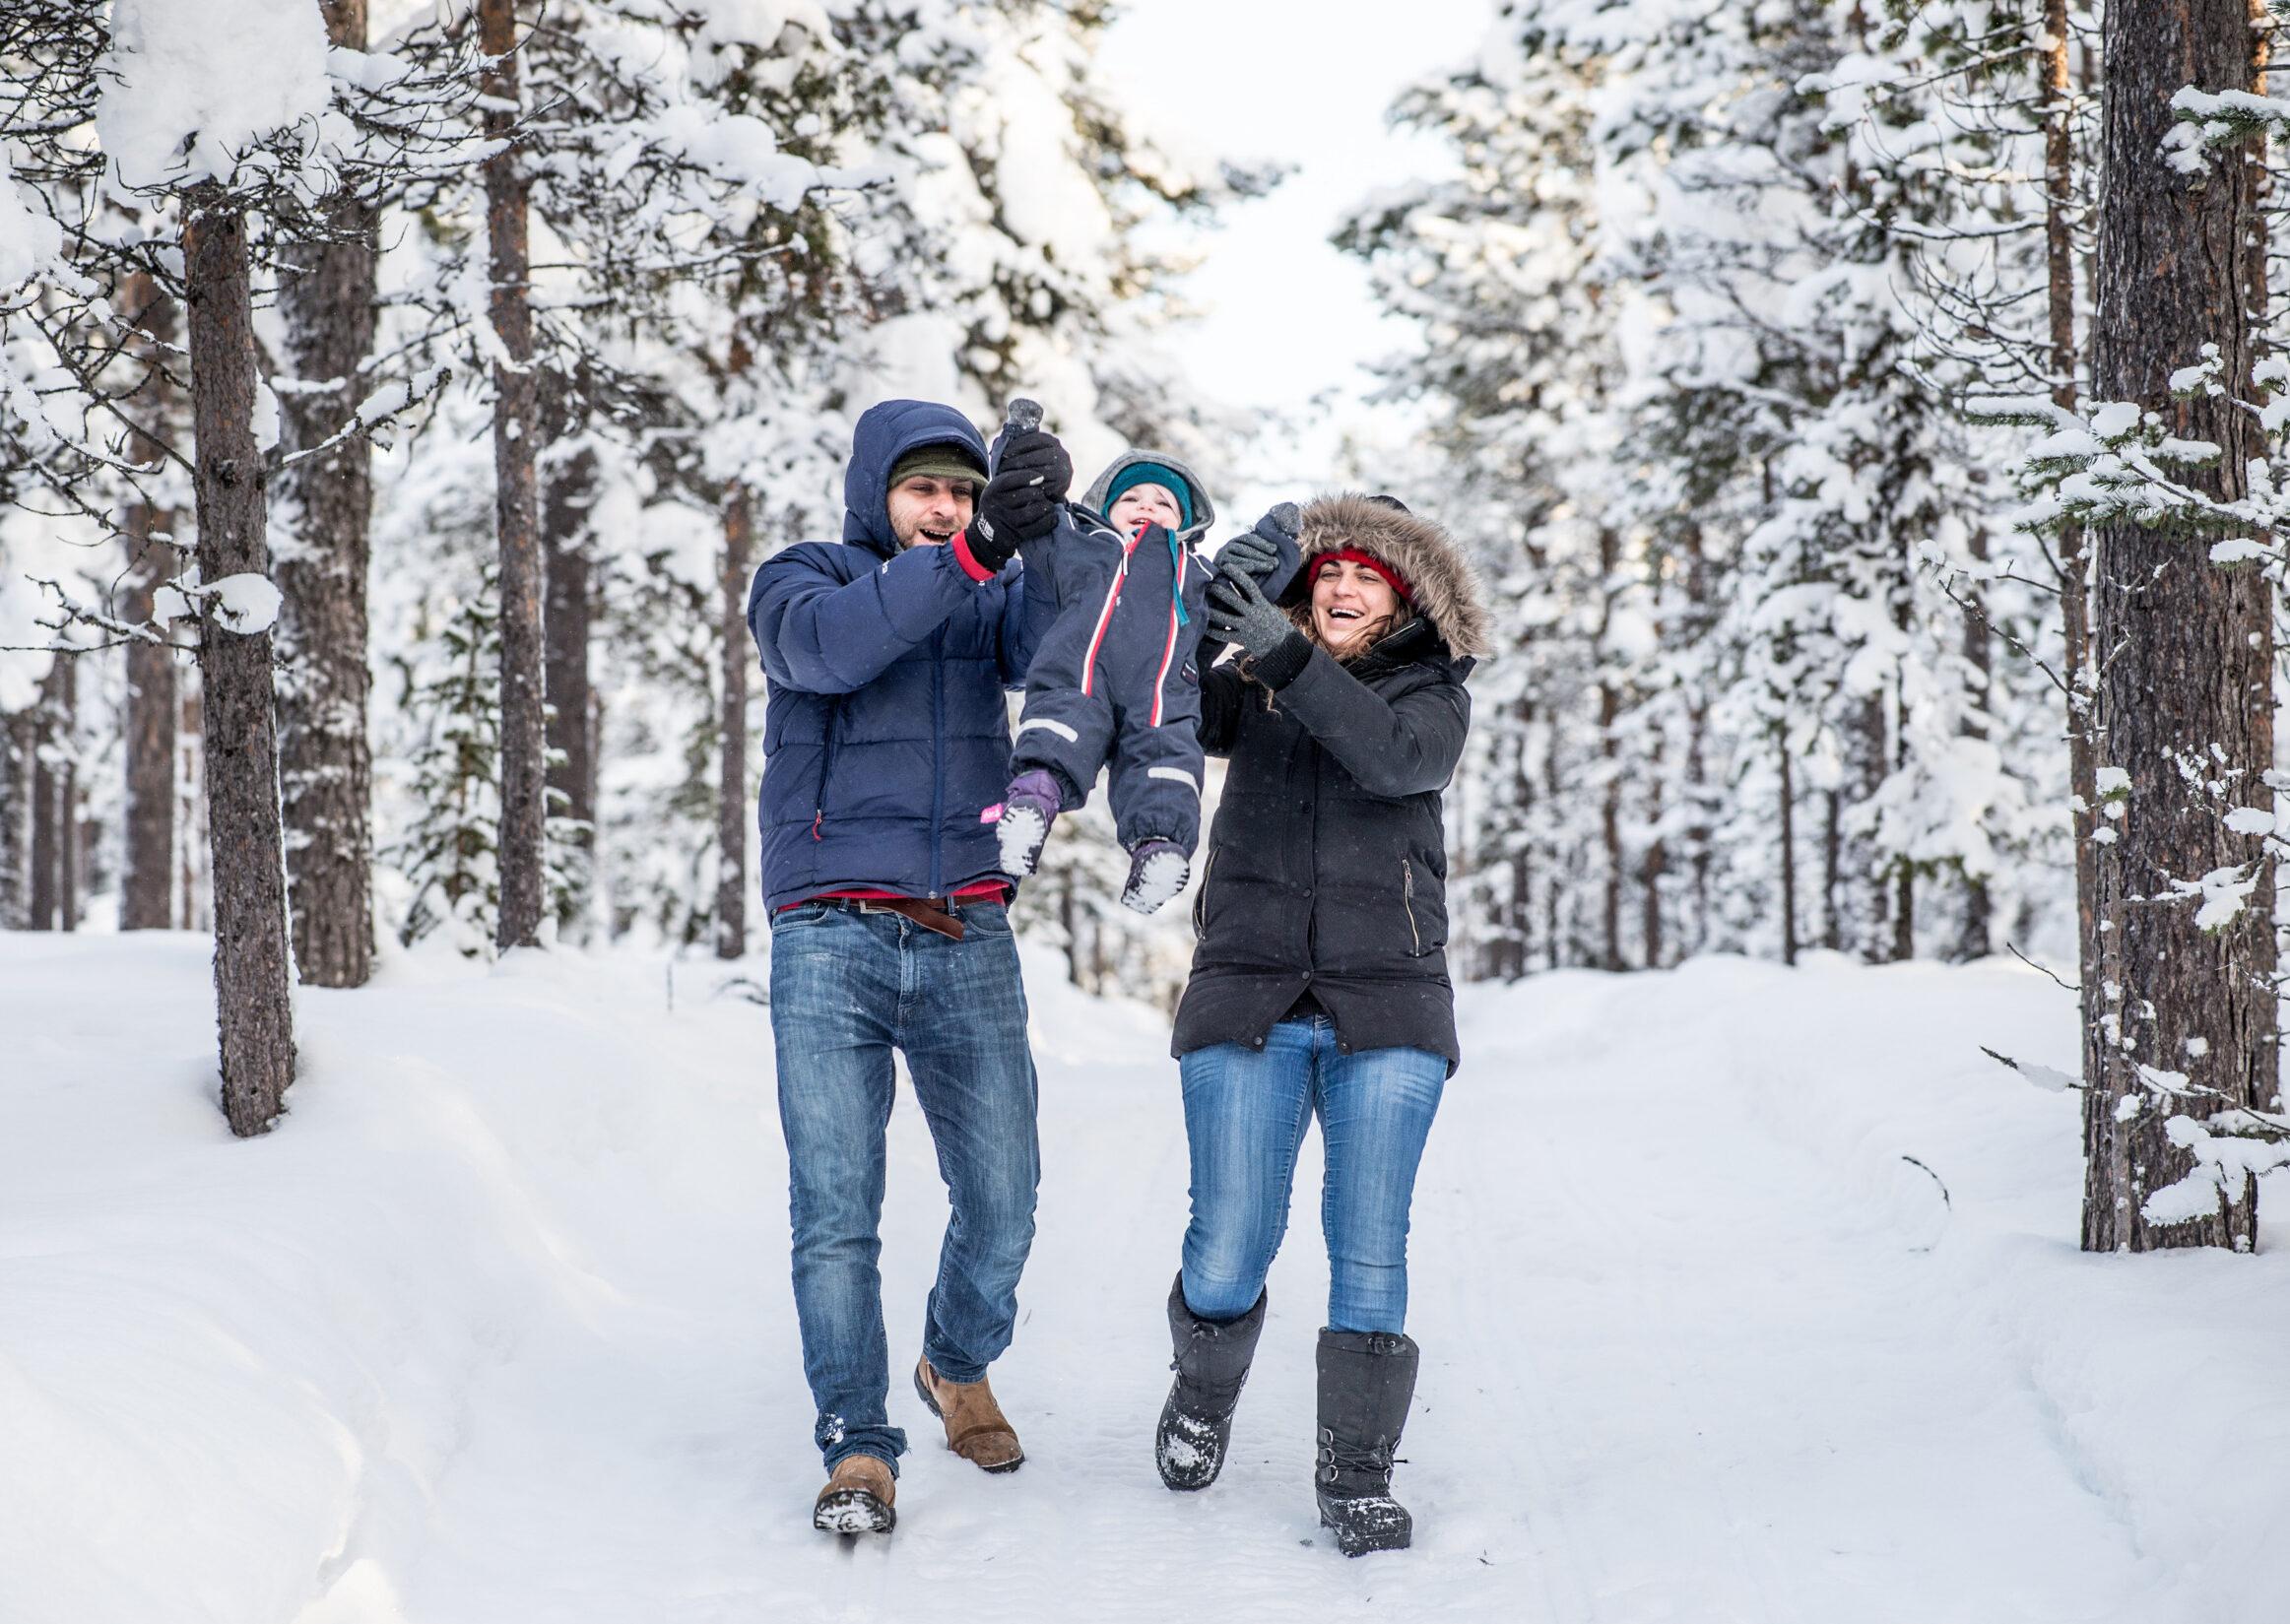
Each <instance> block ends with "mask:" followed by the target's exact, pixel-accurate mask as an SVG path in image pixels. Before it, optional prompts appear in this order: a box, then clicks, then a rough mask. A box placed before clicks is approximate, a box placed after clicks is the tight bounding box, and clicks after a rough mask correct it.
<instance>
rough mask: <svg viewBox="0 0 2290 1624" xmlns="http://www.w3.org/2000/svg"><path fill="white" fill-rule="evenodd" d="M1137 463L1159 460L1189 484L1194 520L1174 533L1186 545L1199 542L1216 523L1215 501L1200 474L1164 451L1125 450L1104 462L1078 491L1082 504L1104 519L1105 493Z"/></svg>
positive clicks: (1163, 465) (1158, 461)
mask: <svg viewBox="0 0 2290 1624" xmlns="http://www.w3.org/2000/svg"><path fill="white" fill-rule="evenodd" d="M1138 463H1159V464H1160V465H1161V466H1162V467H1163V468H1165V469H1167V470H1168V471H1169V472H1170V473H1172V474H1174V475H1176V476H1177V477H1178V478H1179V479H1181V480H1183V481H1184V482H1185V483H1186V484H1187V485H1188V486H1190V487H1192V490H1191V492H1190V494H1191V495H1192V498H1193V522H1192V523H1191V524H1189V525H1187V526H1186V527H1185V528H1184V529H1183V530H1180V531H1178V532H1177V540H1178V541H1180V542H1184V543H1188V544H1190V543H1192V542H1195V541H1198V540H1199V539H1200V538H1201V536H1202V535H1203V534H1204V533H1205V532H1207V530H1208V529H1209V527H1210V525H1212V524H1214V523H1215V522H1216V504H1215V503H1214V502H1212V501H1210V499H1209V487H1207V486H1205V485H1203V484H1202V483H1201V476H1200V475H1198V474H1196V473H1194V472H1193V471H1192V470H1191V469H1190V468H1187V467H1186V466H1185V465H1184V464H1183V463H1181V462H1179V461H1178V460H1177V459H1176V458H1174V457H1172V456H1170V455H1169V454H1168V453H1167V452H1166V451H1124V452H1123V453H1122V454H1121V455H1120V456H1118V457H1116V458H1114V459H1113V461H1111V462H1109V463H1107V464H1106V465H1105V472H1104V473H1102V474H1100V475H1098V476H1097V478H1095V479H1094V480H1091V481H1090V482H1089V488H1088V489H1086V490H1084V491H1082V492H1081V505H1082V506H1083V507H1086V508H1087V509H1088V510H1089V511H1090V512H1092V513H1094V514H1096V515H1097V516H1098V517H1099V518H1101V519H1102V518H1104V517H1105V507H1106V501H1105V493H1106V492H1107V491H1109V490H1111V489H1112V488H1113V482H1114V481H1115V480H1117V479H1119V478H1120V477H1121V471H1122V470H1123V469H1125V468H1130V467H1134V466H1135V465H1136V464H1138Z"/></svg>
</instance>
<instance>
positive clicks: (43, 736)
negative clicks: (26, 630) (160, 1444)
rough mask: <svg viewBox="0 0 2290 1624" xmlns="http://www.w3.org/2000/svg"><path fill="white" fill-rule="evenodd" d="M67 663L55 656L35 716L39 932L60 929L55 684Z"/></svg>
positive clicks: (35, 922)
mask: <svg viewBox="0 0 2290 1624" xmlns="http://www.w3.org/2000/svg"><path fill="white" fill-rule="evenodd" d="M63 663H64V656H62V655H60V654H59V655H57V656H55V665H54V666H51V667H49V669H48V674H47V677H46V678H45V680H43V681H42V682H41V683H40V687H39V703H38V704H37V705H36V706H35V707H34V708H33V713H32V714H33V725H32V918H31V928H32V929H33V930H35V931H52V930H54V929H55V928H56V873H57V871H58V869H59V868H60V867H61V865H60V864H59V863H58V862H57V859H56V852H57V848H59V847H60V846H61V845H62V844H63V831H62V830H60V829H59V828H57V827H56V802H57V797H56V772H55V754H56V747H55V734H56V706H55V684H56V678H57V675H58V672H57V668H58V667H60V666H62V665H63Z"/></svg>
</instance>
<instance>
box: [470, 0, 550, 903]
mask: <svg viewBox="0 0 2290 1624" xmlns="http://www.w3.org/2000/svg"><path fill="white" fill-rule="evenodd" d="M477 23H478V47H479V49H480V50H482V51H483V52H484V53H485V54H486V56H487V57H488V58H489V60H490V66H488V68H487V69H486V72H485V76H484V80H483V83H482V85H481V86H480V89H481V90H482V91H483V92H484V95H485V97H486V114H485V129H486V134H487V136H488V137H489V138H491V140H494V141H499V142H504V143H505V142H509V141H511V140H512V139H513V137H514V135H515V133H516V126H517V119H518V116H519V114H518V107H519V97H520V91H519V84H518V81H519V73H518V57H517V49H518V35H517V17H516V6H515V4H514V3H513V0H478V8H477ZM531 190H532V185H531V182H530V181H529V180H528V179H527V178H526V175H525V166H524V155H523V153H522V152H521V151H520V150H518V149H517V148H516V147H514V146H504V147H503V149H502V150H501V152H500V153H499V154H497V155H496V156H495V157H493V158H491V159H489V160H487V161H486V164H485V195H486V236H487V242H488V244H489V248H490V253H491V259H490V269H491V277H492V288H491V298H490V301H489V303H488V311H489V313H490V314H491V318H492V327H493V332H494V334H495V335H496V336H497V337H498V338H499V340H500V345H501V357H500V358H499V359H498V360H496V361H495V362H494V363H493V528H494V536H495V540H496V542H497V543H498V545H499V548H500V594H501V620H500V628H501V742H500V771H501V826H500V837H499V842H498V845H499V855H498V859H497V861H498V863H499V865H500V918H499V921H498V925H497V928H496V930H495V933H494V941H495V942H496V943H497V944H498V945H499V946H501V947H503V948H508V947H529V946H532V945H534V944H536V943H537V942H539V941H540V939H541V903H542V839H543V832H544V830H545V828H546V826H547V821H546V820H547V815H548V735H547V725H546V721H545V709H546V707H545V703H544V698H543V694H544V687H543V672H542V654H541V650H542V641H541V540H540V522H539V515H538V487H537V483H536V479H535V473H534V458H535V456H536V455H537V453H538V450H539V447H538V446H537V445H536V444H535V443H534V442H535V441H536V440H537V439H538V438H539V437H540V436H539V432H538V424H539V419H540V413H539V410H538V407H539V394H540V390H539V380H538V378H537V377H536V375H535V372H534V369H533V306H532V302H531V298H530V296H529V295H530V292H531V288H530V277H531V271H530V266H531V255H530V253H529V251H528V247H529V229H528V228H529V225H530V222H529V220H528V218H527V214H528V210H527V204H528V201H529V198H530V194H531Z"/></svg>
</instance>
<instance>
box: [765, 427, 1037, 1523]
mask: <svg viewBox="0 0 2290 1624" xmlns="http://www.w3.org/2000/svg"><path fill="white" fill-rule="evenodd" d="M1072 482H1073V464H1072V461H1071V460H1070V459H1069V458H1068V457H1067V455H1066V453H1065V450H1064V448H1063V447H1062V446H1060V445H1059V444H1058V442H1057V440H1056V439H1054V438H1052V437H1051V436H1050V435H1048V434H1045V433H1041V432H1040V431H1038V430H1035V431H1032V432H1030V433H1025V434H1020V435H1017V436H1015V437H1014V438H1013V439H1012V440H1011V442H1010V443H1009V444H1008V445H1007V446H1006V447H1005V448H1004V451H1003V457H1002V463H1001V466H1000V468H999V471H998V472H997V473H996V475H995V477H994V478H993V479H992V480H991V481H989V480H988V479H987V477H986V446H985V442H984V441H983V440H982V439H981V438H980V436H979V434H978V431H977V429H976V428H974V427H973V426H971V424H970V422H968V421H967V420H966V419H964V418H963V417H962V416H961V415H960V414H959V413H957V412H955V411H954V410H952V409H951V408H950V407H945V406H934V405H930V404H927V403H924V402H920V401H885V402H883V404H881V405H878V406H875V407H873V408H870V409H869V410H868V411H867V413H866V414H865V415H864V416H862V417H861V418H860V420H859V423H858V427H857V430H856V432H855V433H854V435H853V437H852V448H851V461H850V465H849V467H848V469H847V470H846V471H845V474H844V477H843V503H844V508H845V512H844V515H843V540H842V542H841V543H840V544H839V545H838V544H832V543H804V544H801V545H799V546H796V547H791V548H788V549H787V550H785V551H784V552H779V553H776V554H774V555H773V556H772V557H771V558H769V559H768V560H766V561H765V563H764V564H763V566H762V567H761V568H760V569H758V570H757V571H756V572H755V582H754V586H753V589H752V591H751V592H750V594H749V599H748V624H749V626H750V628H751V629H752V631H753V632H754V634H755V646H756V648H757V649H758V650H759V651H760V652H761V654H762V657H763V671H764V675H765V677H766V678H767V680H768V684H767V685H768V691H769V698H768V700H767V703H766V706H765V711H764V728H763V750H764V765H763V792H762V803H761V808H760V822H761V825H762V869H763V889H764V899H765V902H766V905H767V906H768V907H769V908H770V910H771V1030H772V1036H773V1040H774V1045H775V1047H776V1049H777V1053H778V1061H779V1116H780V1125H781V1127H782V1129H783V1130H784V1132H785V1134H786V1137H787V1163H788V1183H789V1190H790V1194H789V1206H790V1211H791V1217H792V1221H793V1227H794V1238H795V1303H796V1315H797V1318H798V1319H799V1321H800V1322H801V1324H802V1328H803V1363H804V1374H805V1376H806V1377H807V1378H808V1379H809V1381H810V1383H811V1390H812V1397H813V1399H814V1400H815V1402H816V1403H817V1406H818V1430H817V1435H816V1436H817V1441H818V1447H819V1452H820V1454H821V1456H822V1458H823V1459H824V1462H825V1464H826V1468H827V1471H828V1478H827V1484H826V1487H825V1488H823V1489H822V1490H820V1491H819V1495H818V1501H817V1502H816V1504H815V1506H814V1508H813V1514H812V1521H813V1524H814V1526H815V1527H819V1528H824V1529H829V1530H832V1531H835V1532H839V1533H861V1532H877V1533H884V1532H888V1531H889V1529H890V1527H891V1526H892V1524H893V1523H894V1522H895V1520H896V1519H895V1516H894V1514H893V1512H892V1509H891V1508H892V1499H893V1487H894V1479H895V1476H896V1470H897V1467H896V1462H897V1460H898V1457H899V1455H900V1454H901V1453H903V1451H904V1450H905V1448H906V1435H905V1433H904V1432H902V1431H901V1430H900V1429H899V1428H897V1427H894V1426H892V1425H891V1424H890V1421H889V1416H888V1413H887V1399H888V1387H889V1349H888V1345H887V1341H886V1338H885V1335H884V1332H883V1286H882V1275H881V1272H880V1270H879V1269H878V1267H877V1261H878V1259H879V1258H880V1257H881V1255H882V1238H881V1233H880V1231H881V1221H882V1215H883V1159H884V1158H883V1136H884V1131H885V1129H886V1127H887V1125H888V1123H889V1120H890V1104H891V1095H892V1064H891V1051H892V1049H894V1048H895V1049H899V1050H902V1051H903V1052H904V1053H905V1055H906V1060H907V1070H908V1072H909V1073H910V1074H911V1076H912V1078H913V1083H914V1093H915V1098H916V1100H917V1101H918V1102H919V1103H920V1105H921V1106H922V1109H923V1115H924V1118H925V1120H926V1121H927V1122H928V1123H929V1125H930V1130H931V1137H932V1138H933V1139H934V1140H935V1141H936V1142H937V1145H938V1155H939V1167H940V1171H941V1173H942V1174H943V1175H944V1177H945V1178H946V1181H947V1191H948V1197H949V1202H950V1204H951V1206H952V1214H951V1216H950V1217H949V1221H948V1224H947V1233H946V1239H945V1243H944V1246H943V1248H942V1250H941V1252H940V1257H939V1274H938V1280H937V1283H936V1284H935V1285H934V1286H933V1287H932V1289H931V1293H930V1300H929V1304H928V1308H927V1312H926V1313H925V1315H924V1321H923V1337H922V1359H921V1361H920V1362H919V1363H918V1364H917V1365H916V1367H915V1373H914V1382H915V1388H916V1390H917V1392H918V1393H919V1394H920V1396H921V1397H922V1400H923V1402H924V1404H925V1405H926V1406H928V1407H929V1408H930V1410H931V1411H932V1412H933V1413H934V1414H936V1415H938V1416H939V1417H941V1419H943V1420H944V1422H945V1423H946V1429H947V1443H948V1447H949V1448H950V1449H952V1450H954V1451H955V1452H956V1453H958V1454H960V1455H961V1456H962V1457H963V1458H964V1459H966V1460H969V1461H971V1462H975V1463H976V1464H978V1465H979V1466H981V1467H983V1468H984V1469H986V1470H988V1471H1012V1470H1014V1469H1016V1467H1017V1466H1018V1465H1019V1464H1020V1463H1022V1462H1023V1461H1024V1459H1025V1454H1024V1451H1023V1449H1022V1448H1021V1447H1020V1446H1019V1444H1018V1441H1017V1435H1016V1433H1015V1431H1014V1429H1013V1428H1012V1426H1011V1425H1010V1422H1009V1421H1008V1419H1007V1418H1005V1417H1004V1415H1003V1413H1002V1411H1001V1408H1000V1406H999V1405H997V1404H996V1402H995V1399H994V1393H993V1390H992V1389H991V1388H990V1387H988V1385H987V1382H986V1367H987V1366H988V1365H989V1364H991V1363H992V1362H993V1360H994V1359H995V1357H996V1356H997V1355H999V1354H1000V1353H1001V1352H1002V1351H1003V1349H1004V1348H1006V1347H1008V1346H1009V1345H1010V1335H1011V1328H1012V1325H1013V1323H1014V1319H1015V1315H1016V1291H1017V1277H1018V1273H1019V1270H1020V1269H1021V1268H1022V1267H1024V1264H1025V1257H1026V1252H1027V1249H1028V1248H1029V1247H1030V1245H1031V1244H1032V1240H1033V1213H1034V1190H1035V1186H1036V1184H1037V1182H1038V1180H1039V1177H1040V1159H1039V1155H1038V1152H1037V1148H1036V1138H1035V1122H1034V1070H1033V1058H1032V1055H1031V1052H1030V1051H1029V1050H1028V1048H1027V1046H1026V1009H1025V991H1024V988H1023V987H1022V985H1021V984H1020V982H1019V979H1018V967H1017V949H1016V945H1015V943H1014V942H1013V941H1012V939H1011V934H1010V921H1009V917H1008V915H1007V913H1006V912H1005V906H1004V905H1005V903H1006V902H1007V901H1008V900H1009V897H1010V893H1011V877H1010V876H1009V875H1007V874H1006V873H1004V872H1002V871H1001V869H1000V867H999V865H1000V845H999V842H998V840H997V839H996V835H995V828H994V825H993V823H991V822H989V821H986V820H985V817H986V814H987V813H988V811H989V808H990V807H992V806H994V805H996V804H998V803H999V802H1000V800H1001V798H1002V790H1003V786H1004V785H1005V784H1006V783H1007V782H1008V780H1009V771H1010V732H1009V720H1008V710H1007V706H1006V704H1005V700H1004V697H1003V696H1004V692H1005V690H1006V689H1007V688H1009V687H1011V686H1013V685H1015V684H1017V683H1018V682H1022V681H1023V679H1024V676H1025V668H1026V664H1027V662H1028V661H1029V660H1030V659H1031V658H1032V655H1033V648H1034V644H1035V642H1036V641H1037V639H1038V638H1039V636H1040V634H1041V632H1042V631H1043V630H1044V629H1045V628H1046V627H1047V626H1048V624H1049V622H1050V621H1051V619H1052V618H1054V617H1055V613H1056V606H1055V604H1054V603H1053V602H1051V601H1050V598H1049V596H1048V592H1047V583H1046V582H1045V581H1038V580H1037V581H1028V580H1027V579H1026V578H1025V576H1026V572H1025V571H1024V570H1023V568H1022V567H1019V566H1016V565H1014V564H1013V562H1012V560H1013V559H1014V556H1015V554H1016V551H1017V548H1018V545H1019V544H1020V543H1021V542H1025V541H1029V540H1033V539H1036V538H1038V537H1040V536H1043V535H1046V534H1048V533H1049V531H1050V530H1051V529H1053V528H1054V527H1055V525H1056V522H1057V511H1058V504H1059V502H1061V501H1062V500H1063V499H1064V497H1065V494H1066V491H1067V488H1068V487H1069V486H1070V485H1071V484H1072ZM1006 566H1008V567H1006Z"/></svg>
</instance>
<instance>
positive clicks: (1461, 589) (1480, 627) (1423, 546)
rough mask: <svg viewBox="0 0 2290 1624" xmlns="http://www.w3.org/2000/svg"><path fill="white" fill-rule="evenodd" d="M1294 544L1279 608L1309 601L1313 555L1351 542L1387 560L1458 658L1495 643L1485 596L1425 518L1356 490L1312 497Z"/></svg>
mask: <svg viewBox="0 0 2290 1624" xmlns="http://www.w3.org/2000/svg"><path fill="white" fill-rule="evenodd" d="M1297 545H1298V548H1299V551H1300V552H1302V554H1303V564H1304V567H1302V568H1300V569H1298V570H1297V571H1296V576H1295V579H1294V580H1293V581H1292V582H1290V583H1289V585H1288V587H1287V589H1286V591H1284V592H1283V593H1282V594H1281V595H1280V602H1281V603H1282V604H1283V605H1284V606H1289V607H1293V606H1296V605H1300V604H1306V603H1309V602H1310V600H1311V594H1312V587H1311V579H1312V568H1311V564H1312V559H1313V556H1314V554H1316V553H1321V552H1335V551H1336V550H1337V549H1339V548H1344V547H1353V548H1357V549H1359V551H1360V552H1365V553H1366V554H1367V555H1368V556H1369V557H1371V558H1374V559H1376V560H1378V561H1379V562H1381V563H1384V564H1387V565H1389V566H1390V567H1391V568H1392V569H1393V570H1394V571H1396V572H1397V573H1398V574H1399V575H1400V576H1401V577H1402V578H1403V579H1405V580H1406V581H1407V585H1408V587H1409V588H1410V589H1411V591H1412V593H1413V597H1414V605H1415V613H1416V614H1417V615H1419V616H1421V617H1423V618H1424V619H1426V620H1428V621H1430V622H1431V629H1432V630H1434V631H1436V632H1438V633H1439V636H1440V640H1441V641H1442V642H1444V643H1446V644H1447V648H1448V652H1449V653H1450V654H1453V655H1454V656H1455V657H1456V658H1458V659H1476V658H1478V657H1479V656H1481V655H1483V654H1485V653H1486V652H1487V649H1488V647H1489V645H1490V643H1491V641H1492V627H1491V626H1490V624H1489V621H1488V618H1487V610H1486V595H1485V594H1484V593H1483V592H1482V591H1481V590H1480V588H1479V580H1478V574H1477V572H1476V571H1475V570H1473V569H1472V566H1471V563H1470V561H1469V560H1468V559H1466V558H1465V557H1464V555H1463V550H1462V549H1461V548H1459V547H1457V546H1456V545H1455V539H1454V538H1453V537H1452V536H1450V535H1448V533H1447V532H1446V531H1444V530H1442V529H1440V528H1439V526H1437V525H1436V524H1433V523H1432V522H1431V521H1430V520H1429V519H1426V518H1424V517H1423V516H1422V515H1420V514H1417V513H1410V512H1408V511H1407V509H1406V508H1403V507H1400V506H1397V505H1395V504H1393V503H1391V502H1390V501H1388V500H1378V499H1377V498H1375V497H1373V496H1370V495H1367V494H1366V493H1365V492H1362V491H1358V490H1344V491H1339V492H1338V493H1337V494H1335V495H1332V496H1316V497H1314V498H1313V499H1312V500H1311V501H1309V502H1306V503H1305V504H1304V509H1303V526H1302V534H1301V536H1300V537H1299V538H1298V543H1297Z"/></svg>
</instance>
